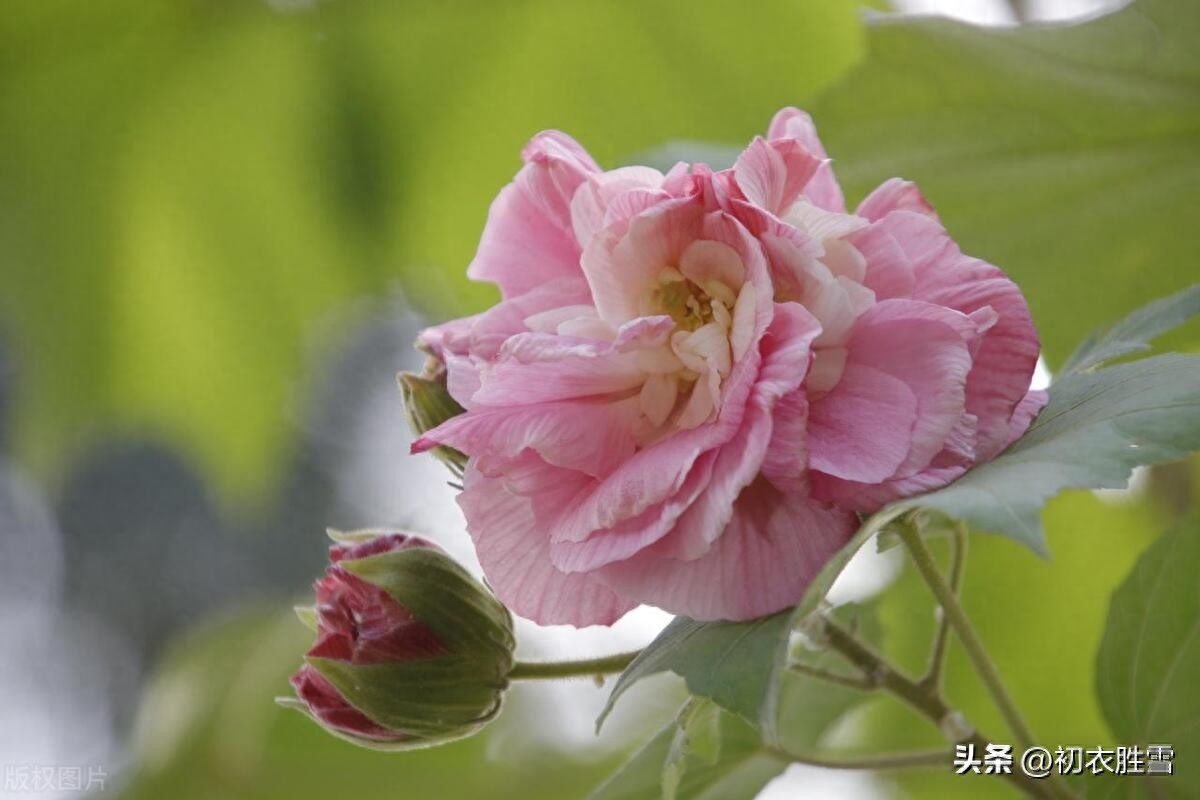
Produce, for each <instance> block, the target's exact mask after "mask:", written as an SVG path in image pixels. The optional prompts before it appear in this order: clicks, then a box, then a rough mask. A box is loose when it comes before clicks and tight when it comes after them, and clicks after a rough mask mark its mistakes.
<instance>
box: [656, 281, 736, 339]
mask: <svg viewBox="0 0 1200 800" xmlns="http://www.w3.org/2000/svg"><path fill="white" fill-rule="evenodd" d="M735 299H736V297H735V295H734V293H733V290H731V289H730V288H729V287H728V286H726V285H725V284H723V283H721V282H720V281H708V282H707V285H706V286H703V287H702V286H700V285H699V284H697V283H696V282H695V281H693V280H691V279H690V278H688V277H686V276H684V274H683V273H682V272H680V271H679V270H677V269H675V268H674V267H667V268H665V269H663V270H662V271H661V272H660V273H659V274H658V286H657V287H656V288H655V289H654V291H653V300H652V302H653V304H654V306H655V307H657V308H658V309H660V310H661V312H662V313H663V314H666V315H668V316H669V317H670V318H671V319H673V320H675V324H676V325H677V326H679V329H680V330H684V331H689V332H690V331H695V330H697V329H699V328H701V327H703V326H704V325H707V324H708V323H710V322H716V323H717V324H719V325H720V326H721V327H722V328H725V329H726V330H728V329H729V325H730V322H731V316H730V308H731V307H732V306H733V303H734V301H735Z"/></svg>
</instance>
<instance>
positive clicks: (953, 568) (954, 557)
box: [921, 523, 967, 691]
mask: <svg viewBox="0 0 1200 800" xmlns="http://www.w3.org/2000/svg"><path fill="white" fill-rule="evenodd" d="M966 563H967V531H966V528H964V527H963V525H962V524H961V523H960V524H956V525H955V526H954V535H953V537H952V538H951V539H950V590H951V591H952V592H954V596H955V597H958V596H959V592H960V590H961V588H962V579H963V572H964V570H965V569H966ZM939 610H940V607H939ZM949 643H950V618H949V617H948V616H947V615H946V613H945V611H941V613H940V614H939V618H938V626H937V632H936V633H935V634H934V637H933V648H932V650H931V651H930V653H929V667H928V668H927V670H926V672H925V677H924V678H922V679H921V683H925V684H928V685H929V686H931V687H932V688H934V689H936V690H938V691H941V689H942V675H943V673H944V671H945V668H946V646H947V645H948V644H949Z"/></svg>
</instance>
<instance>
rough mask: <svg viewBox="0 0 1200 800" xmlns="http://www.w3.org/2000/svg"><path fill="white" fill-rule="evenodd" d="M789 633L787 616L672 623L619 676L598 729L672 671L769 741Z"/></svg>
mask: <svg viewBox="0 0 1200 800" xmlns="http://www.w3.org/2000/svg"><path fill="white" fill-rule="evenodd" d="M791 630H792V614H791V612H790V611H783V612H781V613H779V614H775V615H773V616H770V617H763V618H761V619H757V620H754V621H752V622H697V621H696V620H692V619H688V618H687V617H676V618H675V619H674V620H673V621H672V622H671V624H670V625H668V626H667V627H666V629H664V630H663V632H662V633H660V634H659V635H658V637H657V638H655V640H654V641H653V642H651V643H650V644H649V645H647V647H646V649H645V650H643V651H642V652H641V654H640V655H638V657H637V658H636V659H635V660H634V662H633V663H632V664H630V665H629V667H628V668H627V669H626V670H625V671H624V672H623V673H621V677H620V678H619V679H618V680H617V683H616V685H615V686H613V690H612V694H611V695H609V698H608V704H607V705H606V706H605V708H604V712H603V713H602V714H601V715H600V719H599V720H597V723H596V724H597V727H599V726H600V725H601V724H603V722H604V719H605V718H606V717H607V716H608V714H609V712H611V711H612V708H613V704H615V703H616V702H617V700H618V699H619V698H620V697H621V695H622V694H624V693H625V691H626V690H627V689H628V688H629V687H630V686H632V685H633V684H634V683H636V682H637V681H639V680H641V679H642V678H645V677H648V676H650V675H654V674H655V673H659V672H663V671H666V670H670V671H672V672H674V673H675V674H677V675H679V676H681V677H682V678H683V679H684V680H685V681H686V682H687V687H688V691H690V692H691V693H692V694H694V695H697V696H700V697H707V698H711V699H712V700H713V701H715V702H716V703H717V704H719V705H721V706H722V707H724V708H727V709H729V710H730V711H733V712H735V713H737V714H740V715H741V716H742V718H743V719H745V720H747V721H748V722H751V723H755V724H758V723H761V724H762V725H763V727H764V729H765V730H766V732H767V735H768V736H769V737H771V736H773V734H774V731H775V718H776V711H775V709H776V692H777V691H778V685H779V676H780V673H781V671H782V669H783V668H784V665H785V661H786V658H787V646H788V636H789V634H790V633H791Z"/></svg>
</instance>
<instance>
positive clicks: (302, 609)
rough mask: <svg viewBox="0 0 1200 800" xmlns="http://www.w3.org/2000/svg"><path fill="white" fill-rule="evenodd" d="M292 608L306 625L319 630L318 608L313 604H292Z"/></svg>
mask: <svg viewBox="0 0 1200 800" xmlns="http://www.w3.org/2000/svg"><path fill="white" fill-rule="evenodd" d="M292 610H293V611H295V612H296V617H297V618H298V619H299V620H300V621H301V622H303V623H304V627H306V628H308V629H309V630H311V631H312V632H313V633H316V632H317V609H316V608H315V607H313V606H292Z"/></svg>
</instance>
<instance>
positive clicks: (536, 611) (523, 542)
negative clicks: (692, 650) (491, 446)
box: [458, 466, 637, 627]
mask: <svg viewBox="0 0 1200 800" xmlns="http://www.w3.org/2000/svg"><path fill="white" fill-rule="evenodd" d="M458 503H459V505H460V506H461V507H462V509H463V513H464V514H465V515H466V518H467V530H468V532H469V533H470V534H471V538H472V539H473V540H474V542H475V548H476V551H477V553H478V555H479V562H480V564H481V565H482V566H483V572H484V575H486V576H487V579H488V583H489V584H490V585H491V587H492V589H493V590H494V591H495V592H496V596H497V597H499V598H500V600H501V602H503V603H504V604H505V605H506V606H508V607H509V608H510V609H512V611H513V612H515V613H517V614H519V615H521V616H522V617H526V618H528V619H531V620H533V621H534V622H536V623H538V624H540V625H574V626H576V627H583V626H585V625H611V624H612V623H614V622H616V621H617V620H618V619H620V618H621V617H622V616H624V614H625V613H626V612H628V611H630V610H631V609H633V608H634V607H635V606H636V605H637V604H636V603H634V602H631V601H629V600H625V599H623V598H621V597H620V596H619V595H617V594H616V593H615V592H614V591H612V590H611V589H609V588H608V587H606V586H605V585H604V584H603V583H601V582H600V581H598V580H597V579H596V578H594V577H592V576H590V575H583V574H570V575H568V574H566V573H563V572H560V571H559V570H557V569H555V567H554V565H553V564H551V563H550V552H549V550H550V539H549V531H548V530H547V529H546V528H545V526H544V525H542V524H540V521H539V520H537V519H536V518H535V517H534V515H533V512H532V510H531V506H530V503H529V501H528V499H526V498H524V497H522V496H520V495H518V494H515V493H513V492H511V491H509V490H508V489H507V488H505V486H504V483H503V482H502V481H500V480H496V479H492V478H487V477H484V476H483V475H481V474H480V473H479V472H478V470H476V469H474V468H473V467H471V466H468V467H467V472H466V475H464V477H463V491H462V493H461V494H460V495H459V496H458Z"/></svg>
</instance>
